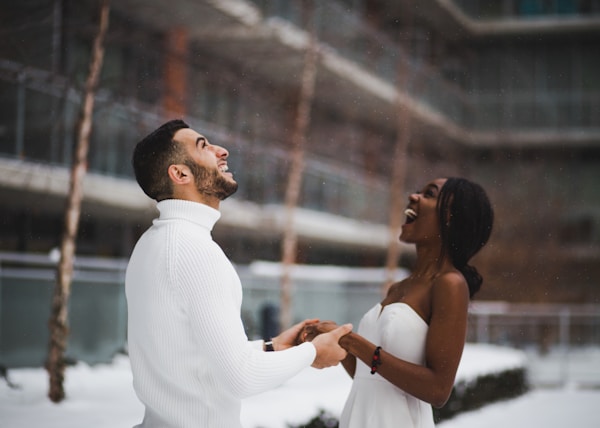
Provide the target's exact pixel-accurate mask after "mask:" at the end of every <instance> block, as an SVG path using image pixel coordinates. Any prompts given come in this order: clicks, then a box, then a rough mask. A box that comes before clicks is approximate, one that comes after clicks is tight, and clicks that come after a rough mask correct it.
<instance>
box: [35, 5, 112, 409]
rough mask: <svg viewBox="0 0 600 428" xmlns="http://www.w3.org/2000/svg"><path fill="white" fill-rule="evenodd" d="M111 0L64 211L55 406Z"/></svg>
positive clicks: (53, 352)
mask: <svg viewBox="0 0 600 428" xmlns="http://www.w3.org/2000/svg"><path fill="white" fill-rule="evenodd" d="M109 11H110V7H109V0H101V1H100V19H99V26H98V32H97V34H96V36H95V38H94V45H93V50H92V57H91V60H90V68H89V74H88V78H87V81H86V83H85V88H84V93H83V100H82V104H81V112H80V118H79V121H78V123H77V128H76V138H77V140H76V145H75V150H74V157H73V164H72V166H71V177H70V184H69V194H68V196H67V206H66V210H65V223H64V231H63V236H62V242H61V246H60V261H59V264H58V267H57V282H56V284H55V287H54V296H53V298H52V309H51V314H50V321H49V329H50V344H49V349H48V360H47V363H46V369H47V370H48V375H49V377H50V388H49V391H48V397H49V398H50V400H52V401H53V402H55V403H58V402H60V401H62V400H63V399H64V398H65V391H64V387H63V381H64V375H65V349H66V346H67V338H68V333H69V328H68V322H67V318H68V310H67V307H68V301H69V294H70V289H71V279H72V276H73V258H74V254H75V242H76V237H77V229H78V225H79V217H80V212H81V199H82V196H83V179H84V176H85V173H86V168H87V154H88V148H89V139H90V134H91V129H92V114H93V110H94V95H95V91H96V86H97V85H98V80H99V77H100V71H101V69H102V60H103V57H104V36H105V34H106V31H107V28H108V17H109Z"/></svg>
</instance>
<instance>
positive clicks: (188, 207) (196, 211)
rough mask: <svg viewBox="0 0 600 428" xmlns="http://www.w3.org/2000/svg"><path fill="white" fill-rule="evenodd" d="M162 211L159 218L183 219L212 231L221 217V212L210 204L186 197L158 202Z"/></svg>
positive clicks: (157, 206) (158, 206) (159, 209)
mask: <svg viewBox="0 0 600 428" xmlns="http://www.w3.org/2000/svg"><path fill="white" fill-rule="evenodd" d="M156 208H158V211H159V212H160V215H159V217H158V220H171V219H183V220H187V221H190V222H192V223H196V224H198V225H200V226H203V227H205V228H207V229H208V230H209V231H212V228H213V227H214V225H215V223H216V222H217V221H218V220H219V218H221V212H220V211H218V210H216V209H214V208H211V207H209V206H208V205H205V204H202V203H199V202H192V201H187V200H184V199H165V200H163V201H160V202H159V203H157V204H156Z"/></svg>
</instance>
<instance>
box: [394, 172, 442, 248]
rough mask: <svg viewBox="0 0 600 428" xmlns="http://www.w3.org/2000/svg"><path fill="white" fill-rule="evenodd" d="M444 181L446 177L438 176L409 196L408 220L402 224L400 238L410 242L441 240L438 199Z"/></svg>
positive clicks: (406, 211) (437, 241)
mask: <svg viewBox="0 0 600 428" xmlns="http://www.w3.org/2000/svg"><path fill="white" fill-rule="evenodd" d="M444 183H446V179H445V178H437V179H435V180H433V181H431V182H429V183H427V184H426V185H425V187H423V189H422V190H420V191H418V192H416V193H413V194H411V195H410V196H409V197H408V207H407V208H406V210H405V211H404V213H405V214H406V221H405V222H404V224H403V225H402V234H401V235H400V240H402V241H403V242H406V243H410V244H416V243H426V242H432V243H439V242H440V226H439V215H438V210H437V201H438V196H439V194H440V190H441V189H442V186H444Z"/></svg>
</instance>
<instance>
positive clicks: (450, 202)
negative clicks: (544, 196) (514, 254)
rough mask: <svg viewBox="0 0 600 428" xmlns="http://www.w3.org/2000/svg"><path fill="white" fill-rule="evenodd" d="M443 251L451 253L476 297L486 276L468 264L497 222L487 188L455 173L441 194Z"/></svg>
mask: <svg viewBox="0 0 600 428" xmlns="http://www.w3.org/2000/svg"><path fill="white" fill-rule="evenodd" d="M438 212H439V218H440V231H441V238H442V252H443V253H444V255H446V256H448V257H449V258H450V260H451V261H452V264H453V265H454V267H455V268H456V269H458V270H459V271H460V272H461V273H462V274H463V276H464V277H465V279H466V280H467V284H468V285H469V295H470V296H471V297H473V295H475V293H477V291H479V289H480V288H481V283H482V282H483V278H482V277H481V275H480V274H479V272H477V269H475V268H474V267H473V266H470V265H469V264H468V262H469V260H470V259H471V257H473V256H474V255H475V254H476V253H477V252H478V251H479V250H480V249H481V248H483V246H484V245H485V244H486V243H487V241H488V239H489V237H490V234H491V233H492V226H493V223H494V211H493V209H492V206H491V204H490V200H489V198H488V196H487V194H486V193H485V190H483V188H482V187H481V186H480V185H479V184H477V183H473V182H471V181H469V180H467V179H465V178H457V177H451V178H448V179H447V180H446V183H444V185H443V186H442V189H441V190H440V194H439V197H438Z"/></svg>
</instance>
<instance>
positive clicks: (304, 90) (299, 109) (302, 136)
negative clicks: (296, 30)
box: [279, 0, 318, 330]
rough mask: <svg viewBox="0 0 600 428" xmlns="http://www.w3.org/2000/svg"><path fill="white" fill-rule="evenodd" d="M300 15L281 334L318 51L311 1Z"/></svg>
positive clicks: (288, 312)
mask: <svg viewBox="0 0 600 428" xmlns="http://www.w3.org/2000/svg"><path fill="white" fill-rule="evenodd" d="M303 13H304V18H305V21H306V22H307V28H309V33H310V39H309V44H308V48H307V50H306V53H305V56H304V67H303V69H302V77H301V82H300V91H299V94H298V101H297V104H296V114H295V118H294V128H293V132H292V137H291V141H290V144H291V165H290V171H289V175H288V181H287V187H286V191H285V220H284V222H285V223H284V230H283V239H282V266H283V271H282V275H281V299H280V300H281V301H280V306H281V310H280V320H279V322H280V328H281V329H282V330H283V329H285V328H288V327H289V326H291V325H292V318H293V314H292V278H291V270H292V268H293V266H294V264H295V262H296V252H297V248H298V236H297V233H296V230H295V227H294V212H295V210H296V207H297V206H298V201H299V199H300V189H301V186H302V175H303V172H304V154H305V142H306V131H307V129H308V126H309V123H310V111H311V105H312V100H313V97H314V91H315V81H316V75H317V59H318V49H317V40H316V27H315V20H314V4H313V0H305V2H304V3H303Z"/></svg>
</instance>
